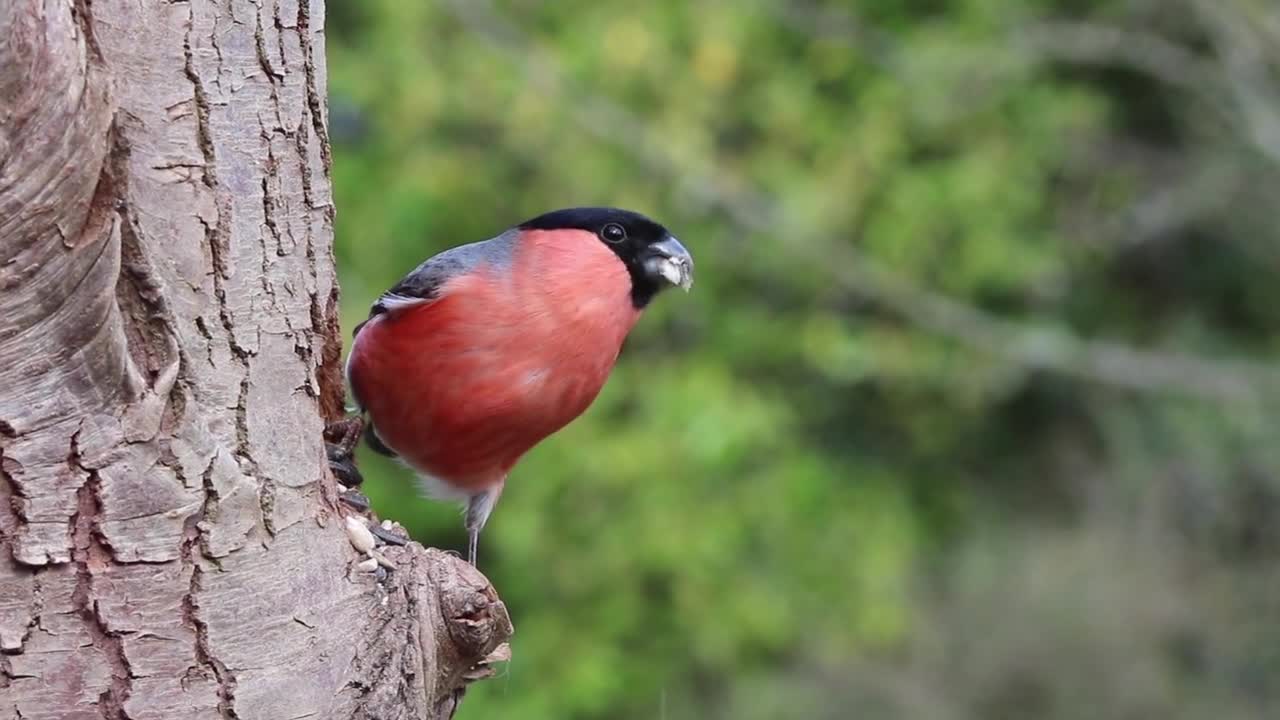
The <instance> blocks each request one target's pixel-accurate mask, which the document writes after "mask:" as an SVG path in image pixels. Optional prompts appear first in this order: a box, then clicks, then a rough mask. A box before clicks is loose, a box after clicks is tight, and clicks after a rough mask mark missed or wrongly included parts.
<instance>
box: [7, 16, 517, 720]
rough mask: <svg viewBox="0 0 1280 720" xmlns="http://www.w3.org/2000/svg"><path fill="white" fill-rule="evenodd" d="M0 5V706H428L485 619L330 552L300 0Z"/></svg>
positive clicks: (399, 555)
mask: <svg viewBox="0 0 1280 720" xmlns="http://www.w3.org/2000/svg"><path fill="white" fill-rule="evenodd" d="M295 2H296V0H278V1H273V0H263V1H262V2H261V3H260V4H255V3H252V2H247V1H245V0H224V1H223V2H218V3H214V2H208V1H207V0H192V1H191V2H160V1H158V0H143V1H142V2H138V0H131V1H130V2H124V1H123V0H97V1H96V2H91V0H79V2H76V3H71V2H68V0H0V718H3V719H7V718H27V719H30V718H62V719H67V718H126V717H127V718H133V719H134V720H142V719H144V718H157V719H159V718H166V719H167V718H205V717H209V718H219V717H221V718H240V719H242V720H249V719H250V718H263V719H264V720H282V719H284V718H302V717H307V718H348V717H356V718H366V717H368V718H373V717H377V718H384V719H386V718H436V717H448V716H449V715H451V714H452V711H453V708H454V705H455V704H456V701H457V699H458V697H460V695H461V691H462V688H463V687H464V686H465V684H466V683H467V682H468V681H470V680H472V679H476V678H478V677H482V676H484V675H486V674H487V673H488V672H490V670H489V667H488V663H489V662H491V661H493V660H496V659H500V658H501V657H502V653H503V651H504V650H505V648H504V647H502V646H501V644H502V643H503V641H504V640H505V639H506V637H507V635H508V634H509V633H510V630H511V628H510V624H509V622H508V620H507V616H506V611H505V608H504V607H503V606H502V604H501V602H500V601H499V600H498V599H497V596H496V595H495V594H494V592H493V589H492V588H491V587H490V586H489V584H488V582H487V581H486V580H485V579H484V578H483V577H482V576H481V575H480V574H479V573H477V572H475V570H474V569H472V568H471V567H470V566H468V565H466V564H465V563H463V562H462V561H460V560H458V559H457V558H456V557H454V556H452V555H447V554H445V553H441V552H438V551H434V550H426V549H423V548H422V547H421V546H418V545H414V544H411V545H410V546H408V547H405V548H386V549H384V555H385V556H386V558H388V559H389V560H390V561H391V562H392V563H394V564H395V566H396V569H395V570H393V571H392V572H391V573H390V574H389V575H388V576H386V577H385V578H384V579H379V578H380V576H381V574H380V573H379V574H375V573H369V572H365V571H362V570H361V569H359V568H357V567H356V563H357V561H359V560H360V555H359V554H358V553H357V552H356V550H355V549H353V547H352V545H351V543H350V542H349V540H348V537H347V534H346V532H345V530H344V522H343V518H342V513H343V512H345V511H344V510H342V509H341V506H340V505H339V504H338V503H337V501H336V490H335V485H334V481H333V478H332V476H331V475H330V473H329V472H328V469H327V467H326V461H325V452H324V446H323V440H322V437H321V433H322V429H323V426H324V424H325V422H326V421H331V420H334V419H337V418H338V417H339V416H340V415H341V413H342V401H343V386H342V379H341V374H340V371H339V362H338V361H339V353H340V342H341V340H340V335H339V331H338V319H337V285H336V282H335V277H334V267H333V253H332V234H333V223H332V220H333V205H332V199H331V196H330V189H329V145H328V138H327V136H326V118H325V115H324V113H325V71H324V35H323V30H322V27H323V7H322V5H321V3H320V2H319V0H313V1H311V2H310V3H309V2H308V0H301V4H294V3H295Z"/></svg>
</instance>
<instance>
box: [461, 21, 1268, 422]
mask: <svg viewBox="0 0 1280 720" xmlns="http://www.w3.org/2000/svg"><path fill="white" fill-rule="evenodd" d="M450 7H451V8H452V11H453V13H454V15H455V16H456V17H457V18H458V19H459V20H460V21H461V22H462V23H463V24H464V25H465V26H466V27H467V28H468V29H469V30H471V31H472V32H475V33H477V34H478V35H480V36H482V37H485V38H488V39H489V41H490V42H491V43H492V45H493V47H494V48H495V49H496V50H498V51H500V52H502V53H503V54H505V55H507V56H508V57H509V58H511V60H512V62H513V63H518V64H519V65H520V66H521V67H523V68H524V71H525V73H526V75H527V77H528V79H529V81H530V82H532V83H534V84H535V85H537V86H538V87H540V88H542V89H543V90H545V91H546V92H548V93H551V94H554V95H556V96H560V97H563V98H565V101H564V102H563V103H560V105H561V106H563V107H565V108H567V112H568V113H569V117H570V118H571V119H572V121H573V122H575V123H576V124H577V125H578V126H579V127H581V128H582V129H583V130H584V131H586V132H588V133H589V134H591V135H592V136H594V137H595V138H597V139H598V140H600V141H602V142H605V143H609V144H611V145H614V146H616V147H618V148H620V149H622V150H624V151H626V152H627V153H629V154H630V155H631V156H632V157H633V158H634V159H635V160H636V161H637V162H638V163H640V164H641V165H643V166H645V167H647V168H648V169H649V170H651V171H652V172H653V173H655V174H657V175H661V176H663V177H665V178H667V179H668V180H670V181H672V182H674V183H677V184H678V189H679V192H680V193H682V194H685V195H686V196H687V197H688V198H690V199H692V200H693V201H695V202H698V203H701V204H702V205H704V206H705V207H706V208H708V209H709V208H714V209H716V210H719V211H720V212H723V213H725V214H726V215H727V216H728V217H729V219H730V220H731V221H732V222H733V224H734V225H735V226H737V228H739V229H740V230H741V231H743V232H745V233H754V234H759V235H763V236H766V237H789V238H792V242H791V244H790V245H789V250H790V251H791V252H792V253H793V254H795V255H796V256H798V257H802V258H804V259H805V260H806V261H807V262H808V263H809V264H810V265H811V266H812V267H817V268H835V269H838V270H837V271H836V272H834V273H833V275H834V277H833V278H831V279H832V280H833V281H834V282H836V283H837V284H838V285H839V287H841V288H843V289H844V290H845V291H847V292H849V293H852V294H855V295H857V296H859V297H862V298H864V299H865V300H867V301H869V302H871V303H873V304H876V305H878V306H880V307H882V308H884V309H886V310H889V311H891V312H892V313H894V314H895V315H897V316H899V317H901V318H903V319H905V320H907V321H909V322H910V323H912V324H914V325H915V326H916V327H918V328H920V329H921V330H924V331H926V332H928V333H931V334H933V335H935V336H939V337H944V338H948V339H951V340H954V341H956V342H959V343H961V344H963V345H965V346H968V347H970V348H971V349H973V350H975V351H977V352H980V353H984V354H989V355H992V356H996V357H999V358H1001V359H1003V360H1004V361H1006V362H1010V363H1013V364H1015V365H1017V366H1020V367H1021V368H1023V369H1025V370H1045V371H1051V372H1055V373H1059V374H1062V375H1064V376H1068V377H1074V378H1077V379H1080V380H1084V381H1088V382H1092V383H1098V384H1102V385H1106V386H1112V387H1116V388H1121V389H1126V390H1133V391H1139V392H1144V393H1158V394H1167V395H1183V396H1192V397H1200V398H1204V399H1210V400H1215V401H1222V402H1231V403H1241V402H1244V403H1251V402H1257V401H1262V400H1265V401H1268V402H1270V401H1274V400H1275V399H1277V398H1280V370H1277V369H1275V368H1273V367H1272V366H1271V365H1270V364H1268V363H1264V362H1256V361H1248V360H1230V359H1225V358H1210V357H1204V356H1201V355H1197V354H1192V353H1186V352H1181V351H1178V350H1173V349H1167V350H1166V349H1162V350H1153V349H1143V348H1138V347H1135V346H1132V345H1127V344H1124V343H1119V342H1113V341H1108V340H1103V339H1091V338H1085V337H1080V336H1078V335H1077V334H1075V333H1073V332H1071V331H1069V330H1066V329H1064V328H1062V327H1060V326H1051V325H1047V324H1037V323H1034V322H1029V321H1013V320H1007V319H1004V318H1001V317H999V316H998V315H995V314H992V313H990V312H987V311H985V310H983V309H981V308H979V307H977V306H975V305H972V304H969V303H966V302H963V301H961V300H959V299H956V298H954V297H950V296H947V295H944V294H941V293H937V292H935V291H933V290H930V289H928V288H926V287H922V286H920V285H917V284H916V283H914V282H912V281H911V280H909V279H907V278H906V277H904V276H902V275H900V274H899V273H897V272H895V271H894V270H893V269H892V268H890V267H888V266H885V265H884V264H883V263H880V262H878V261H876V260H874V259H872V258H871V257H869V256H868V255H866V254H865V253H863V252H861V251H860V250H859V249H858V248H857V247H855V246H854V245H852V244H851V243H847V242H845V243H829V244H825V245H822V246H821V248H820V249H821V253H823V254H819V252H818V250H819V247H818V246H817V245H815V243H812V242H805V241H804V239H803V235H802V233H797V232H794V231H791V230H790V229H789V228H790V226H791V225H792V224H791V223H788V219H787V218H786V217H785V216H784V214H783V212H782V211H781V210H780V209H779V208H778V207H777V206H776V203H775V202H774V201H773V200H772V199H771V198H770V197H768V196H767V195H765V194H764V193H762V192H760V191H758V190H756V189H754V188H752V187H750V185H749V183H747V182H746V181H744V180H742V179H740V178H737V177H734V176H733V175H731V174H729V173H727V172H726V171H724V169H723V168H718V167H715V166H714V165H713V164H711V163H709V162H706V161H704V160H703V159H701V158H697V157H691V156H689V155H682V154H677V153H675V152H673V151H672V150H671V148H670V147H669V146H667V145H666V144H664V143H663V142H661V140H660V139H659V138H657V137H656V135H655V133H654V132H653V131H652V130H651V129H650V127H649V126H648V124H647V123H646V122H645V120H644V119H643V118H641V117H639V116H638V115H637V114H635V113H633V112H631V111H629V110H628V109H627V108H625V107H623V106H622V105H620V104H618V103H615V102H613V101H611V100H609V99H608V98H605V97H603V96H600V95H598V94H593V93H591V92H589V91H585V90H584V89H583V88H580V87H576V86H573V85H572V83H571V81H570V80H569V79H568V78H567V76H566V74H565V72H564V71H563V69H562V67H561V63H560V61H559V59H558V58H557V57H556V56H555V54H554V52H553V51H550V50H546V49H543V48H541V47H539V46H538V44H537V43H536V42H535V41H534V40H533V39H532V38H530V37H529V36H528V35H527V34H526V33H525V32H524V31H523V30H521V28H520V27H518V26H517V25H516V24H514V23H512V22H510V21H508V20H507V19H506V18H504V17H503V16H502V15H501V14H500V13H499V12H498V11H496V10H495V8H494V7H493V5H492V4H491V3H490V2H487V0H474V1H473V0H451V2H450ZM1210 12H1212V13H1213V14H1214V15H1215V17H1216V16H1217V15H1220V14H1221V13H1222V11H1221V10H1220V9H1217V10H1211V11H1210ZM824 17H825V16H824ZM1215 22H1216V27H1217V31H1216V32H1218V33H1219V35H1218V36H1217V40H1218V42H1219V43H1221V44H1227V45H1229V44H1231V43H1233V42H1237V41H1238V42H1239V43H1240V45H1239V47H1237V46H1235V45H1231V47H1232V48H1233V49H1232V50H1231V51H1230V52H1229V53H1228V56H1229V57H1228V59H1229V60H1230V62H1228V63H1227V66H1226V67H1225V68H1223V67H1220V66H1219V65H1217V64H1213V63H1209V62H1207V61H1201V60H1198V59H1197V58H1196V56H1195V55H1194V54H1192V53H1190V52H1188V51H1186V50H1184V49H1182V48H1180V47H1178V46H1176V45H1173V44H1171V43H1169V42H1166V41H1164V40H1162V39H1160V38H1157V37H1154V36H1148V35H1145V34H1139V33H1133V32H1131V31H1126V30H1122V29H1117V28H1110V27H1103V26H1094V25H1088V24H1079V23H1053V24H1048V25H1041V26H1038V27H1037V28H1034V29H1033V31H1032V32H1031V33H1030V35H1029V36H1028V38H1029V40H1028V42H1027V45H1026V46H1025V47H1032V48H1035V49H1037V50H1039V51H1041V52H1042V53H1044V54H1045V55H1052V56H1053V57H1054V58H1057V59H1063V58H1066V59H1072V60H1075V61H1084V60H1093V61H1096V62H1105V63H1117V62H1118V63H1122V64H1124V65H1126V66H1130V67H1133V68H1137V69H1140V70H1142V71H1143V72H1146V73H1149V74H1152V75H1154V76H1156V77H1157V78H1158V79H1160V80H1162V81H1164V82H1168V83H1170V84H1172V85H1176V86H1178V87H1180V88H1184V89H1187V90H1192V91H1195V92H1197V93H1209V92H1212V91H1211V90H1206V84H1213V81H1211V78H1214V77H1216V76H1219V75H1222V74H1223V73H1226V77H1227V79H1228V80H1230V82H1231V85H1232V88H1233V93H1234V94H1235V98H1236V100H1237V102H1238V103H1239V105H1240V110H1241V112H1240V113H1239V115H1240V117H1242V118H1244V119H1245V120H1246V121H1247V122H1248V123H1249V124H1248V127H1249V128H1250V129H1251V130H1250V134H1249V136H1250V138H1251V139H1252V141H1253V142H1254V143H1255V144H1257V145H1259V150H1263V151H1265V152H1267V153H1268V156H1269V157H1273V159H1274V160H1276V161H1277V163H1280V142H1276V143H1274V144H1268V143H1269V142H1270V141H1269V138H1270V137H1271V133H1272V114H1273V113H1275V112H1280V97H1277V96H1276V95H1275V94H1268V93H1266V92H1264V91H1263V90H1262V89H1261V88H1262V82H1263V81H1262V80H1261V79H1260V75H1261V71H1260V69H1259V68H1260V63H1261V62H1262V60H1261V59H1260V57H1259V56H1260V54H1261V52H1262V48H1263V47H1264V46H1263V45H1262V43H1261V40H1260V39H1259V38H1257V37H1255V35H1254V34H1255V30H1253V29H1251V28H1253V27H1254V26H1253V25H1251V24H1250V23H1245V22H1235V21H1228V20H1224V19H1222V18H1218V19H1217V20H1216V21H1215ZM1272 25H1273V24H1272ZM859 27H860V32H865V31H866V30H865V28H861V26H859ZM1268 27H1271V25H1268ZM1242 35H1247V36H1248V37H1243V36H1242ZM877 37H881V36H879V35H877ZM1273 47H1280V44H1277V45H1274V46H1273ZM1248 48H1253V51H1252V52H1250V51H1249V50H1248ZM881 52H882V53H888V52H891V51H889V50H884V49H883V48H882V50H881ZM568 98H572V101H569V100H568ZM1209 104H1210V105H1213V104H1214V103H1213V102H1210V103H1209ZM1212 177H1213V176H1210V177H1209V178H1206V179H1205V182H1206V183H1208V182H1210V181H1211V179H1212ZM1194 188H1196V185H1195V184H1192V185H1191V186H1190V188H1189V189H1185V190H1184V189H1175V190H1174V192H1175V193H1178V194H1175V195H1174V196H1172V197H1171V198H1158V197H1157V198H1153V199H1152V200H1151V201H1150V202H1152V203H1156V204H1157V205H1158V204H1159V203H1161V202H1170V201H1174V202H1176V198H1178V197H1180V194H1181V193H1183V192H1187V193H1190V192H1194ZM1209 205H1210V206H1216V204H1215V203H1209ZM1153 207H1154V206H1150V205H1148V206H1145V207H1139V208H1137V209H1135V212H1137V213H1140V215H1136V216H1135V217H1139V218H1146V219H1145V222H1146V223H1148V224H1151V223H1152V222H1153V221H1152V220H1151V219H1150V216H1149V213H1151V212H1152V210H1153ZM1155 211H1156V212H1158V207H1156V208H1155ZM1164 220H1165V221H1168V222H1176V221H1177V218H1176V217H1174V218H1164Z"/></svg>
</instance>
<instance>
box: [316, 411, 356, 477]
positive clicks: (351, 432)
mask: <svg viewBox="0 0 1280 720" xmlns="http://www.w3.org/2000/svg"><path fill="white" fill-rule="evenodd" d="M363 431H364V416H363V415H351V416H349V417H345V418H343V419H341V420H338V421H337V422H333V423H330V424H329V425H328V426H327V427H325V429H324V440H325V454H326V455H327V456H328V458H329V469H330V470H332V471H333V476H334V477H335V478H337V479H338V482H340V483H342V485H343V486H345V487H349V488H350V487H355V486H357V485H359V484H360V483H362V482H364V477H363V476H362V475H361V474H360V470H359V468H357V467H356V462H355V448H356V444H357V443H359V442H360V433H361V432H363Z"/></svg>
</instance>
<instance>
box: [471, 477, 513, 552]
mask: <svg viewBox="0 0 1280 720" xmlns="http://www.w3.org/2000/svg"><path fill="white" fill-rule="evenodd" d="M504 482H505V481H504ZM503 484H504V483H498V484H497V485H495V486H494V487H491V488H489V489H488V490H485V491H484V492H481V493H476V494H475V495H472V496H471V498H470V499H468V500H467V521H466V526H467V562H469V563H471V564H472V565H475V564H476V550H477V549H478V546H479V545H480V531H481V530H483V529H484V524H485V523H486V522H488V520H489V513H492V512H493V506H494V505H497V504H498V498H499V497H500V496H501V495H502V487H503Z"/></svg>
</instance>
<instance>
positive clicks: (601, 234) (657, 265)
mask: <svg viewBox="0 0 1280 720" xmlns="http://www.w3.org/2000/svg"><path fill="white" fill-rule="evenodd" d="M519 228H520V229H521V230H582V231H585V232H587V233H590V235H591V236H592V239H591V240H590V241H591V242H600V243H603V244H604V246H605V247H607V248H609V250H610V251H612V252H613V254H614V255H616V256H617V257H618V259H619V260H621V261H622V263H623V264H624V265H625V266H626V268H627V273H628V274H629V275H630V276H631V300H632V302H633V303H634V304H635V306H636V307H637V308H643V307H645V306H646V305H648V304H649V301H650V300H652V299H653V297H654V296H655V295H657V294H658V293H659V292H660V291H662V290H663V289H665V288H668V287H673V286H674V287H679V288H681V289H683V290H688V289H689V288H690V287H692V286H693V257H692V256H690V255H689V251H688V250H686V249H685V247H684V245H681V244H680V241H679V240H677V239H676V238H675V236H674V235H672V234H671V233H670V232H668V231H667V229H666V228H665V227H663V226H662V225H660V224H658V223H656V222H654V221H653V220H650V219H649V218H647V217H645V216H644V215H641V214H640V213H637V212H632V211H630V210H619V209H617V208H608V207H583V208H567V209H564V210H556V211H554V212H549V213H546V214H545V215H539V216H538V217H536V218H533V219H532V220H529V221H527V222H524V223H521V224H520V226H519Z"/></svg>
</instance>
